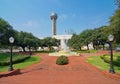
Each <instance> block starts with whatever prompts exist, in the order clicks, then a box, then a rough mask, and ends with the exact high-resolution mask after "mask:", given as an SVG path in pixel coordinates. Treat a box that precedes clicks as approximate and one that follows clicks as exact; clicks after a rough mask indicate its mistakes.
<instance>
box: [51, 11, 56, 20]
mask: <svg viewBox="0 0 120 84" xmlns="http://www.w3.org/2000/svg"><path fill="white" fill-rule="evenodd" d="M50 17H51V20H52V19H55V20H56V19H57V14H56V13H54V12H52V13H51V15H50Z"/></svg>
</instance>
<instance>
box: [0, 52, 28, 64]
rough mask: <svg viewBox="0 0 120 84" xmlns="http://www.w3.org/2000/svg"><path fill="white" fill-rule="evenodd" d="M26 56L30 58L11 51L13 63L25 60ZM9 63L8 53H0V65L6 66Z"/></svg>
mask: <svg viewBox="0 0 120 84" xmlns="http://www.w3.org/2000/svg"><path fill="white" fill-rule="evenodd" d="M28 58H30V56H27V55H22V54H15V53H13V59H12V63H13V64H16V63H20V62H23V61H25V60H26V59H28ZM9 64H10V54H9V53H0V66H7V65H9Z"/></svg>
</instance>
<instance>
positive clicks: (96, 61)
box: [87, 56, 120, 74]
mask: <svg viewBox="0 0 120 84" xmlns="http://www.w3.org/2000/svg"><path fill="white" fill-rule="evenodd" d="M87 62H88V63H90V64H92V65H93V66H96V67H97V68H99V69H101V70H108V71H109V68H110V64H109V63H106V62H104V61H103V60H102V59H101V58H100V56H91V57H88V58H87ZM114 69H115V72H116V73H119V74H120V66H114Z"/></svg>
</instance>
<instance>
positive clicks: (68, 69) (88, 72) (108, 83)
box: [0, 52, 120, 84]
mask: <svg viewBox="0 0 120 84" xmlns="http://www.w3.org/2000/svg"><path fill="white" fill-rule="evenodd" d="M101 54H104V52H102V53H101V52H100V53H96V54H92V55H96V56H97V55H101ZM36 55H37V56H41V57H42V61H41V62H40V63H37V64H34V65H32V66H30V67H28V68H26V69H24V70H21V74H18V75H13V76H8V77H2V78H0V84H120V79H114V78H110V77H107V76H105V75H104V74H103V73H102V71H101V70H99V69H97V68H95V67H94V66H92V65H90V64H88V63H87V62H86V57H88V56H91V54H81V56H78V57H77V56H76V57H75V56H71V57H69V64H68V65H63V66H60V65H56V64H55V63H56V59H57V57H53V56H51V57H50V56H48V54H36Z"/></svg>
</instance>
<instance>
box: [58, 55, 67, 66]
mask: <svg viewBox="0 0 120 84" xmlns="http://www.w3.org/2000/svg"><path fill="white" fill-rule="evenodd" d="M68 61H69V60H68V57H66V56H60V57H58V58H57V60H56V64H58V65H65V64H68Z"/></svg>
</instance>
